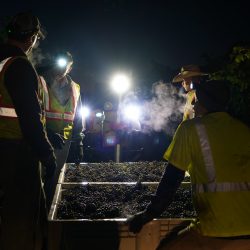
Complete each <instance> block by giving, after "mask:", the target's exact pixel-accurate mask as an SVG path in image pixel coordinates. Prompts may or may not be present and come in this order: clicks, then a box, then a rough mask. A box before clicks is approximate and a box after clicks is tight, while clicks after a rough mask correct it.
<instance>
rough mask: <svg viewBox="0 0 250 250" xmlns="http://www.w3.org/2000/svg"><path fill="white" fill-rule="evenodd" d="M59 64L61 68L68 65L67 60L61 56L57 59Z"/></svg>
mask: <svg viewBox="0 0 250 250" xmlns="http://www.w3.org/2000/svg"><path fill="white" fill-rule="evenodd" d="M57 65H58V66H59V67H61V68H64V67H65V66H66V65H67V60H66V59H65V58H59V59H58V60H57Z"/></svg>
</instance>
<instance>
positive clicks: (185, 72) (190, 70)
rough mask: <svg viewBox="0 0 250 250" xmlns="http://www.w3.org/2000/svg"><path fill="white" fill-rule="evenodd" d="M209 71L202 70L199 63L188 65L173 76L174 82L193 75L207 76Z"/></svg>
mask: <svg viewBox="0 0 250 250" xmlns="http://www.w3.org/2000/svg"><path fill="white" fill-rule="evenodd" d="M205 75H208V74H207V73H204V72H201V70H200V68H199V66H197V65H186V66H183V67H182V68H181V72H180V73H179V74H178V75H177V76H175V77H174V78H173V82H174V83H176V82H182V81H183V78H188V77H193V76H205Z"/></svg>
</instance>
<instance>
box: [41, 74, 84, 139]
mask: <svg viewBox="0 0 250 250" xmlns="http://www.w3.org/2000/svg"><path fill="white" fill-rule="evenodd" d="M40 78H41V79H42V82H45V80H44V78H43V77H40ZM43 85H44V84H43ZM79 97H80V86H79V85H78V84H77V83H75V82H73V81H71V96H70V98H69V100H68V102H67V103H66V104H65V105H64V106H63V105H61V104H60V103H59V102H58V100H57V99H56V97H55V96H54V94H53V93H52V91H51V89H50V88H49V87H45V88H44V106H45V116H46V127H47V128H49V129H51V130H52V131H54V132H55V133H60V134H62V135H63V136H64V138H65V139H70V138H71V136H72V130H73V122H74V118H75V115H76V108H77V102H78V99H79Z"/></svg>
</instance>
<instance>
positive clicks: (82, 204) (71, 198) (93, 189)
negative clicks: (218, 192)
mask: <svg viewBox="0 0 250 250" xmlns="http://www.w3.org/2000/svg"><path fill="white" fill-rule="evenodd" d="M156 187H157V186H156V185H142V184H141V183H138V184H133V185H118V184H116V185H105V184H101V185H92V184H91V185H90V184H89V185H78V186H76V187H74V188H69V189H65V190H63V191H62V198H61V201H60V203H59V204H58V210H57V218H58V219H108V218H127V217H128V216H129V215H133V214H135V213H137V212H139V211H142V210H144V209H145V208H146V206H147V204H148V203H149V202H150V199H151V197H152V195H153V194H154V193H155V190H156ZM194 216H195V212H194V210H193V206H192V201H191V191H190V189H189V188H183V187H180V188H179V189H178V191H177V193H176V195H175V198H174V201H173V202H172V204H171V205H170V206H169V207H168V209H167V210H166V211H165V212H164V213H163V214H162V217H166V218H193V217H194Z"/></svg>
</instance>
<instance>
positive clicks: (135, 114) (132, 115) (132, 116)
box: [124, 105, 141, 121]
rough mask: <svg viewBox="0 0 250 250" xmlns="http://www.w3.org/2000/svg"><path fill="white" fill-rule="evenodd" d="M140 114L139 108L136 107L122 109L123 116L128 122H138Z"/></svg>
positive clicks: (130, 106)
mask: <svg viewBox="0 0 250 250" xmlns="http://www.w3.org/2000/svg"><path fill="white" fill-rule="evenodd" d="M140 113H141V111H140V107H139V106H137V105H129V106H127V107H126V108H125V109H124V115H125V117H126V118H127V119H129V120H133V121H138V120H139V117H140Z"/></svg>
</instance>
